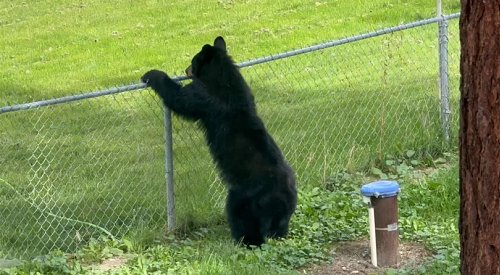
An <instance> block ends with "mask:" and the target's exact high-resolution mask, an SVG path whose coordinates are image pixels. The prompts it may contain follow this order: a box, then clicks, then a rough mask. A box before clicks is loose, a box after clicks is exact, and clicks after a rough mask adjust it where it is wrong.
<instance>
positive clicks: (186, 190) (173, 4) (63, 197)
mask: <svg viewBox="0 0 500 275" xmlns="http://www.w3.org/2000/svg"><path fill="white" fill-rule="evenodd" d="M457 3H458V1H445V5H444V6H445V8H446V11H447V13H452V12H456V11H457V9H458V5H457ZM434 8H435V7H434V5H433V4H429V3H428V2H426V1H420V0H419V1H412V2H411V3H409V2H408V3H407V2H405V1H391V2H390V3H389V2H384V1H372V2H370V3H366V2H365V1H354V2H353V1H343V0H342V1H325V2H321V1H316V2H315V1H312V2H304V1H303V0H301V1H259V3H254V2H252V1H218V2H206V1H205V2H202V3H199V1H198V2H197V1H170V2H168V3H167V2H157V1H143V2H141V3H140V4H136V3H133V4H131V3H129V2H128V1H114V2H113V3H104V2H102V1H86V2H85V3H81V2H80V1H73V2H68V1H50V3H49V2H47V1H34V2H33V1H32V2H29V3H17V2H16V3H14V2H10V1H0V36H1V37H2V38H3V39H2V40H0V48H1V49H2V51H0V68H1V69H0V72H1V77H0V106H2V107H3V106H6V105H10V104H14V103H24V102H26V101H32V100H41V99H47V98H53V97H57V96H62V95H68V94H75V93H80V92H83V91H90V90H95V89H99V88H107V87H110V86H117V85H123V84H128V83H135V82H137V81H138V79H139V77H140V76H141V75H142V73H144V72H145V71H147V70H148V69H151V68H161V69H164V70H166V71H167V72H169V73H170V74H176V73H178V72H182V70H183V69H184V68H185V67H186V66H187V64H188V63H189V61H190V59H191V57H192V56H193V54H194V53H196V52H197V51H198V50H199V48H200V46H201V45H202V44H204V43H210V42H211V41H212V40H213V38H214V37H216V36H217V35H224V36H225V37H226V40H227V41H228V45H229V51H230V54H231V55H232V56H233V57H234V59H235V60H236V61H238V62H239V61H244V60H248V59H251V58H256V57H260V56H263V55H269V54H273V53H278V52H282V51H285V50H290V49H296V48H300V47H303V46H305V45H310V44H315V43H318V42H321V41H327V40H331V39H336V38H340V37H345V36H349V35H352V34H357V33H364V32H367V31H371V30H375V29H378V28H381V27H388V26H393V25H397V24H400V23H402V22H411V21H414V20H418V19H423V18H428V17H432V16H433V15H434ZM436 29H437V27H436V26H435V25H432V26H427V27H423V28H419V29H413V30H409V31H405V32H404V33H396V34H391V35H386V36H383V37H378V38H374V39H370V40H366V41H361V42H357V43H353V44H349V45H343V46H340V47H335V48H332V49H327V50H324V51H321V52H316V53H311V54H307V55H302V56H297V57H293V58H289V59H286V60H280V61H276V62H273V63H268V64H263V65H258V66H254V67H251V68H246V69H243V70H242V72H243V74H244V75H245V77H246V78H247V80H248V81H249V83H250V85H251V86H252V87H253V89H254V93H255V97H256V101H257V104H258V110H259V113H260V114H261V116H262V118H263V120H264V121H265V123H266V125H267V127H268V128H269V131H270V132H271V133H272V134H273V136H274V137H275V139H276V141H277V142H278V144H279V145H280V147H281V148H282V149H283V151H284V153H285V155H286V157H287V159H288V160H289V161H290V162H291V164H292V166H293V167H294V169H295V170H296V172H297V176H298V180H299V181H298V183H299V187H300V189H301V190H304V191H310V190H311V189H312V188H314V187H320V188H324V187H325V185H326V182H328V179H329V178H330V177H331V176H332V175H334V174H335V173H336V172H337V171H339V170H346V171H348V172H355V171H364V172H366V171H370V168H371V167H373V166H374V165H376V164H377V163H378V162H379V161H381V160H383V159H384V158H385V156H386V154H394V155H397V154H400V153H401V152H405V151H406V150H409V149H411V150H415V151H417V152H418V154H420V155H422V156H424V155H430V156H431V157H434V156H438V155H440V154H441V153H442V152H443V151H445V150H447V146H446V145H444V144H443V142H442V139H441V132H440V122H439V103H438V102H439V101H438V100H439V99H438V87H437V80H438V76H437V71H438V64H437V40H436ZM449 33H450V80H451V83H450V86H451V87H452V89H453V94H454V97H453V98H452V105H453V106H457V105H458V104H457V96H456V95H457V94H458V93H457V90H458V85H457V83H458V62H457V60H458V27H457V21H453V23H450V31H449ZM456 117H458V116H456ZM456 117H455V116H454V117H453V119H454V124H453V125H454V128H453V134H454V135H453V137H454V138H455V137H456V129H457V121H456V120H455V119H456ZM162 118H163V114H162V110H161V107H160V105H159V104H158V100H157V98H156V97H155V96H154V95H152V93H151V92H148V91H136V92H132V93H126V94H120V95H116V96H107V97H103V98H98V99H92V100H86V101H81V102H75V103H71V104H66V105H60V106H53V107H48V108H42V109H39V110H30V111H23V112H18V113H8V114H2V115H0V178H2V179H4V180H6V181H8V182H9V183H10V184H12V185H13V186H14V187H15V190H17V192H18V193H16V192H15V191H14V190H12V189H11V188H9V187H7V186H6V185H4V184H2V183H0V218H1V219H0V220H2V221H8V222H2V223H0V256H11V255H15V256H22V257H28V258H29V257H33V256H36V255H40V254H46V253H48V252H49V251H50V250H52V249H54V248H60V249H62V250H65V251H75V250H77V249H78V248H79V247H81V245H83V244H85V243H86V242H87V241H88V240H89V239H90V238H91V237H94V238H96V237H98V236H99V235H101V234H102V232H100V231H97V230H94V229H93V228H89V227H88V226H83V225H82V224H79V223H74V222H68V221H63V220H60V219H57V218H54V217H51V216H48V215H47V212H51V213H53V214H57V215H61V216H64V217H70V218H73V219H77V220H83V221H87V222H91V223H95V224H97V225H99V226H102V227H104V228H106V229H108V230H110V231H112V233H113V234H116V235H117V236H124V235H125V236H134V238H135V239H137V240H144V242H145V243H148V241H151V240H152V239H156V238H157V237H158V236H161V235H162V234H163V233H164V232H163V231H162V229H163V228H164V224H165V195H164V194H165V191H164V189H165V188H164V185H165V180H164V152H163V128H162V127H163V123H162ZM173 126H174V161H175V167H174V168H175V180H176V207H177V209H176V210H177V218H178V221H177V222H178V228H179V229H181V231H187V232H189V231H190V230H196V228H200V227H207V228H211V227H215V226H221V227H222V228H225V225H221V224H224V222H223V220H224V218H223V214H222V213H223V211H222V208H223V204H224V190H223V185H222V184H221V183H220V182H219V181H218V179H217V176H216V173H215V171H214V169H213V168H214V167H213V164H212V163H211V158H210V156H209V154H208V151H207V148H206V145H205V144H204V140H203V137H202V135H201V133H200V131H199V130H198V129H197V126H196V125H194V124H191V123H186V122H183V121H181V120H179V119H177V118H175V119H174V125H173ZM207 190H208V191H207ZM19 194H20V195H19ZM32 204H34V205H35V206H36V207H38V208H39V209H42V210H43V211H40V210H39V209H36V208H34V207H33V205H32ZM221 235H224V236H225V235H227V234H226V232H224V233H221V234H219V233H214V234H213V239H214V240H215V239H219V238H220V236H221ZM200 242H202V241H200ZM228 242H229V241H228ZM226 244H228V243H224V244H223V245H226ZM294 247H295V246H294ZM297 247H299V248H301V246H300V245H297ZM207 249H208V251H207V252H206V253H207V254H206V255H204V256H202V257H208V258H210V257H211V256H210V255H212V253H211V252H210V251H211V250H210V249H214V251H217V248H213V247H212V248H211V247H209V248H207ZM299 250H300V249H299ZM231 253H232V252H228V254H231ZM207 261H208V260H207ZM216 264H217V265H218V264H220V263H219V262H217V263H216ZM227 264H228V263H227V262H226V263H224V264H222V266H223V267H224V268H226V265H227ZM241 268H244V267H241ZM258 268H261V267H258ZM236 270H238V269H236Z"/></svg>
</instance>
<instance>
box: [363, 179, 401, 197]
mask: <svg viewBox="0 0 500 275" xmlns="http://www.w3.org/2000/svg"><path fill="white" fill-rule="evenodd" d="M399 191H400V189H399V184H398V183H397V182H396V181H388V180H380V181H374V182H372V183H368V184H365V185H363V186H362V187H361V194H363V196H365V197H376V198H387V197H394V196H396V195H397V194H398V193H399Z"/></svg>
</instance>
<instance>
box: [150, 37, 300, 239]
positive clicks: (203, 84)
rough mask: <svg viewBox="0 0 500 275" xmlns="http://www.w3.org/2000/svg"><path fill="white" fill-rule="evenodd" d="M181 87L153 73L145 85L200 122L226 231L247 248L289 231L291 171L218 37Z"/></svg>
mask: <svg viewBox="0 0 500 275" xmlns="http://www.w3.org/2000/svg"><path fill="white" fill-rule="evenodd" d="M186 73H187V74H188V75H190V74H191V75H190V76H192V79H193V81H192V82H191V83H190V84H188V85H186V86H184V87H181V86H180V85H179V84H177V83H176V82H174V81H173V80H172V79H170V77H168V75H167V74H165V73H164V72H162V71H158V70H151V71H149V72H147V73H146V74H145V75H144V76H143V77H142V78H141V80H142V81H143V82H144V83H147V85H148V86H149V87H151V88H152V89H153V90H154V91H155V92H156V93H157V94H158V95H159V96H160V97H161V98H162V100H163V102H164V104H165V105H166V106H167V107H169V108H170V109H171V110H173V111H174V112H175V113H177V114H178V115H180V116H182V117H184V118H186V119H189V120H194V121H199V122H200V123H201V125H202V128H203V129H204V130H205V136H206V140H207V143H208V146H209V148H210V152H211V154H212V156H213V158H214V160H215V163H216V165H217V167H218V169H219V170H220V173H221V176H222V178H223V180H224V181H225V182H226V184H227V188H228V197H227V202H226V212H227V217H228V222H229V225H230V227H231V233H232V236H233V238H234V239H235V240H236V241H242V242H243V243H244V244H245V245H247V246H251V245H254V246H260V245H261V244H262V243H264V242H265V238H266V237H272V238H280V237H284V236H285V235H286V234H287V232H288V224H289V221H290V217H291V215H292V214H293V212H294V211H295V206H296V204H297V190H296V186H295V177H294V172H293V170H292V169H291V168H290V166H289V165H288V164H287V162H286V161H285V159H284V157H283V155H282V153H281V151H280V149H279V148H278V146H277V145H276V143H275V142H274V140H273V138H272V137H271V136H270V135H269V134H268V132H267V131H266V128H265V127H264V124H263V123H262V121H261V119H260V118H259V117H258V116H257V112H256V109H255V103H254V100H253V96H252V94H251V91H250V88H249V87H248V85H247V84H246V82H245V80H244V79H243V77H242V75H241V74H240V72H239V70H238V68H237V67H236V66H235V65H234V63H233V61H232V60H231V58H230V57H229V56H228V54H227V52H226V43H225V42H224V39H223V38H222V37H217V38H216V39H215V42H214V46H211V45H205V46H203V48H202V49H201V51H200V52H199V53H198V54H196V55H195V56H194V58H193V59H192V61H191V66H190V67H188V69H187V70H186Z"/></svg>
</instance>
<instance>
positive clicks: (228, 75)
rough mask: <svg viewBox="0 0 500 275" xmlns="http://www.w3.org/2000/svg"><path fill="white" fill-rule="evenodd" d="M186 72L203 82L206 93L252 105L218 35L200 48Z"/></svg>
mask: <svg viewBox="0 0 500 275" xmlns="http://www.w3.org/2000/svg"><path fill="white" fill-rule="evenodd" d="M186 74H187V76H189V77H191V78H193V80H194V81H200V82H201V83H203V84H204V86H205V87H206V88H207V92H208V93H210V94H212V95H214V96H216V97H218V98H219V99H221V100H223V101H231V102H232V103H233V104H238V105H250V106H253V96H252V95H251V92H250V89H249V87H248V86H247V84H246V82H245V80H244V79H243V76H242V75H241V73H240V71H239V69H238V67H237V66H236V65H235V64H234V63H233V60H232V59H231V57H230V56H229V55H228V54H227V50H226V42H225V41H224V38H222V37H220V36H219V37H217V38H215V40H214V44H213V46H212V45H208V44H207V45H204V46H203V47H202V48H201V51H200V52H198V53H197V54H196V55H195V56H194V57H193V59H192V60H191V66H189V67H188V68H187V69H186ZM240 101H241V102H240Z"/></svg>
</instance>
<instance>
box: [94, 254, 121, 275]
mask: <svg viewBox="0 0 500 275" xmlns="http://www.w3.org/2000/svg"><path fill="white" fill-rule="evenodd" d="M129 259H130V257H127V256H116V257H111V258H108V259H106V260H104V261H102V263H100V264H98V265H95V266H93V267H92V269H94V270H97V271H101V272H106V271H112V270H114V269H117V268H120V267H122V266H124V265H125V264H126V263H127V261H128V260H129Z"/></svg>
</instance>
